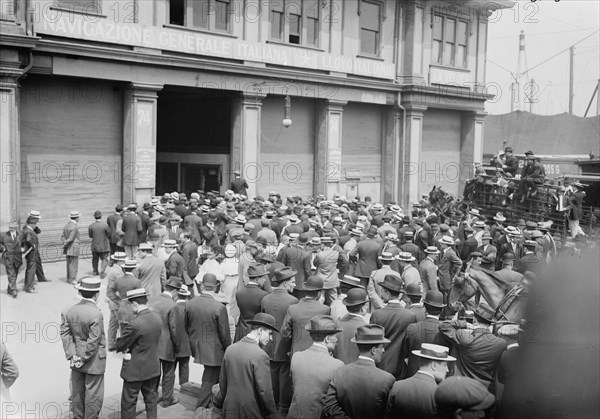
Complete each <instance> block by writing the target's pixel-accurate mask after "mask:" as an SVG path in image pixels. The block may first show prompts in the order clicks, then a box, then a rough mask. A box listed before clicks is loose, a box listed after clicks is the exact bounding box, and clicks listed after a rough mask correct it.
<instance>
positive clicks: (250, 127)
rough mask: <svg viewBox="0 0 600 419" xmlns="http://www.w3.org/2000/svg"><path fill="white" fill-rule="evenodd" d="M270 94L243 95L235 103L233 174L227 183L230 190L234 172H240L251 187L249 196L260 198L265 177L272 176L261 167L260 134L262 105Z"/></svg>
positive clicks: (232, 152) (232, 142)
mask: <svg viewBox="0 0 600 419" xmlns="http://www.w3.org/2000/svg"><path fill="white" fill-rule="evenodd" d="M266 96H267V95H266V94H263V93H261V92H260V91H257V92H255V93H253V92H243V93H242V94H241V96H240V97H238V98H237V99H235V100H234V101H233V106H234V109H233V129H232V135H231V164H230V166H229V167H231V173H229V176H228V177H227V178H226V179H224V181H225V182H226V189H229V184H230V182H231V179H233V172H234V171H236V170H239V171H240V173H241V175H242V177H243V178H244V179H246V182H247V183H248V189H247V192H248V196H256V195H258V194H259V191H258V183H259V181H260V178H261V176H263V175H265V176H267V175H268V172H266V171H265V170H263V169H265V168H263V167H261V166H260V133H261V111H262V101H263V99H264V98H265V97H266Z"/></svg>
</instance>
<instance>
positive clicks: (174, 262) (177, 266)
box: [163, 239, 194, 287]
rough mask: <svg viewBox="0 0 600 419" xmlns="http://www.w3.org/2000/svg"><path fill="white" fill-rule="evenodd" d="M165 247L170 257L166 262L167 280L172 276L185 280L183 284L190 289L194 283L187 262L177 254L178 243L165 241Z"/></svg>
mask: <svg viewBox="0 0 600 419" xmlns="http://www.w3.org/2000/svg"><path fill="white" fill-rule="evenodd" d="M163 247H164V248H165V251H166V252H167V255H169V257H168V258H167V260H165V268H166V270H167V279H169V278H170V277H171V276H176V277H177V278H183V283H184V284H185V285H187V286H188V287H189V286H190V285H192V284H193V283H194V282H193V280H192V279H191V278H190V276H189V275H188V272H187V266H186V265H185V261H184V260H183V257H181V255H180V254H179V252H177V242H176V241H175V240H171V239H169V240H165V242H164V243H163Z"/></svg>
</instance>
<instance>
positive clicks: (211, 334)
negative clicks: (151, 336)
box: [185, 294, 231, 367]
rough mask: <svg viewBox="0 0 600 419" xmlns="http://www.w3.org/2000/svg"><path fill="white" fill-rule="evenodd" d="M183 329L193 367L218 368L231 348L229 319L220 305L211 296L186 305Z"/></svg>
mask: <svg viewBox="0 0 600 419" xmlns="http://www.w3.org/2000/svg"><path fill="white" fill-rule="evenodd" d="M185 329H186V330H187V333H188V336H189V339H190V346H191V349H192V356H193V357H194V362H195V363H196V364H202V365H207V366H211V367H218V366H220V365H221V362H222V361H223V354H224V353H225V349H227V347H228V346H229V345H231V334H230V332H229V317H228V315H227V309H226V308H225V306H224V305H223V304H221V303H220V302H218V301H217V300H215V298H214V297H213V296H212V295H210V294H200V295H198V296H197V297H195V298H193V299H191V300H189V301H188V302H187V303H186V310H185Z"/></svg>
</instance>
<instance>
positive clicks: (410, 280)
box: [401, 265, 421, 287]
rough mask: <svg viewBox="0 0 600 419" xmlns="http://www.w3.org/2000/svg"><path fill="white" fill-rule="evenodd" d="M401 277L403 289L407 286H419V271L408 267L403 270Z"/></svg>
mask: <svg viewBox="0 0 600 419" xmlns="http://www.w3.org/2000/svg"><path fill="white" fill-rule="evenodd" d="M401 275H402V280H403V281H404V286H405V287H406V286H408V284H418V285H419V286H420V285H421V274H419V271H418V270H417V268H415V267H414V266H412V265H408V266H407V267H406V268H404V270H403V271H402V273H401Z"/></svg>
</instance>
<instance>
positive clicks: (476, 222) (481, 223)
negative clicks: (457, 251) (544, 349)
mask: <svg viewBox="0 0 600 419" xmlns="http://www.w3.org/2000/svg"><path fill="white" fill-rule="evenodd" d="M473 227H475V228H485V223H484V222H483V221H475V224H473Z"/></svg>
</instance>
